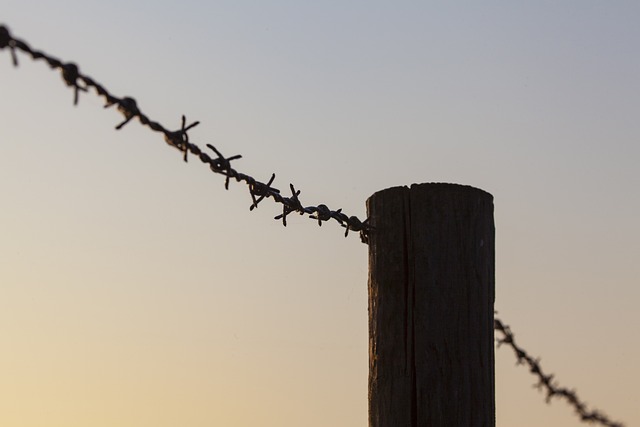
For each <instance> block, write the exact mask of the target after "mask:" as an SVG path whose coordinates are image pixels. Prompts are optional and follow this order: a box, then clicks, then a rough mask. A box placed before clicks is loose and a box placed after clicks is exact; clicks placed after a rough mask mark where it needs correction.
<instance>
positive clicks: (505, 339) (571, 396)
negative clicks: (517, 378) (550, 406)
mask: <svg viewBox="0 0 640 427" xmlns="http://www.w3.org/2000/svg"><path fill="white" fill-rule="evenodd" d="M494 329H495V330H496V331H498V332H499V333H501V334H502V337H501V338H498V339H497V342H498V347H500V346H502V345H503V344H506V345H507V346H509V347H511V349H512V350H513V352H514V354H515V355H516V359H517V363H518V364H519V365H521V364H524V365H527V366H528V367H529V371H530V372H531V373H532V374H533V375H534V376H536V377H538V383H537V384H536V387H537V388H539V389H541V390H544V391H545V392H546V394H547V396H546V401H547V403H549V402H550V401H551V399H553V398H559V399H564V400H565V401H566V402H567V403H568V404H569V405H570V406H572V407H573V409H574V410H575V412H576V415H577V416H578V417H580V420H581V421H583V422H586V423H598V424H601V425H603V426H607V427H624V425H623V424H622V423H619V422H614V421H611V420H610V419H609V418H608V417H607V416H606V415H604V414H603V413H602V412H600V411H598V410H595V409H594V410H589V409H588V408H587V404H586V403H584V401H583V400H581V399H580V398H579V397H578V394H577V393H576V391H575V390H569V389H568V388H566V387H561V386H559V385H557V384H556V383H555V382H554V381H553V378H554V375H553V374H545V373H544V371H543V370H542V367H541V366H540V360H539V359H534V358H533V357H531V356H530V355H529V354H528V353H527V352H526V351H525V350H524V349H523V348H522V347H520V346H518V345H517V344H516V341H515V336H514V334H513V332H511V329H510V328H509V326H507V325H505V324H504V323H502V321H500V319H494Z"/></svg>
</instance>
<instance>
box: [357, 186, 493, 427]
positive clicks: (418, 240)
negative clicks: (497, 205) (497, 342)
mask: <svg viewBox="0 0 640 427" xmlns="http://www.w3.org/2000/svg"><path fill="white" fill-rule="evenodd" d="M367 211H368V216H369V218H370V221H371V225H372V226H373V227H374V231H373V232H372V233H371V234H370V237H369V425H370V426H371V427H404V426H406V427H417V426H443V427H452V426H453V427H455V426H495V390H494V389H495V386H494V354H493V349H494V341H493V340H494V336H493V314H494V312H493V303H494V283H495V275H494V263H495V255H494V252H495V244H494V240H495V239H494V236H495V228H494V222H493V197H492V196H491V195H490V194H488V193H486V192H484V191H482V190H478V189H476V188H473V187H467V186H462V185H454V184H419V185H415V184H414V185H412V186H411V188H407V187H394V188H390V189H387V190H383V191H380V192H378V193H375V194H374V195H373V196H371V197H370V198H369V200H367Z"/></svg>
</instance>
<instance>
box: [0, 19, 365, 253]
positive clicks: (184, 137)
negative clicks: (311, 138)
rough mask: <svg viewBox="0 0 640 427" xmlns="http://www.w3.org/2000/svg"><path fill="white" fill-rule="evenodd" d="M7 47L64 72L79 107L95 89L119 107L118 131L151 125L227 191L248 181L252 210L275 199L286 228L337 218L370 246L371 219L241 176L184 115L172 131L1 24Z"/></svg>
mask: <svg viewBox="0 0 640 427" xmlns="http://www.w3.org/2000/svg"><path fill="white" fill-rule="evenodd" d="M5 48H8V49H9V51H10V52H11V58H12V60H13V65H14V66H16V67H17V66H18V56H17V54H16V51H21V52H23V53H25V54H27V55H29V56H30V57H31V58H32V59H33V60H38V59H42V60H44V61H46V62H47V64H49V66H50V67H51V68H53V69H58V70H60V71H61V73H62V79H63V80H64V82H65V84H66V85H67V86H69V87H71V88H73V91H74V96H73V104H74V105H77V104H78V100H79V96H80V92H89V91H90V89H94V90H95V91H96V93H97V95H98V96H101V97H103V98H104V99H105V108H108V107H111V106H114V105H115V106H117V107H116V108H117V110H118V112H120V113H121V114H122V116H123V117H124V120H123V121H122V122H121V123H119V124H118V125H117V126H116V130H120V129H122V128H123V127H124V126H125V125H126V124H128V123H129V122H130V121H132V120H133V119H135V118H138V120H139V121H140V123H141V124H142V125H143V126H147V127H149V128H150V129H151V130H153V131H155V132H159V133H162V134H163V135H164V140H165V142H166V143H167V144H168V145H170V146H171V147H174V148H177V149H178V150H180V151H181V152H182V153H183V159H184V161H185V162H186V161H187V159H188V155H189V154H192V155H193V156H195V157H196V158H198V159H199V160H200V161H201V162H202V163H205V164H207V165H208V166H209V169H210V170H211V171H212V172H215V173H217V174H220V175H223V176H225V183H224V186H225V189H227V190H228V189H229V181H230V180H231V179H232V178H233V179H235V180H236V181H237V182H244V183H245V184H247V187H248V189H249V194H250V196H251V205H250V206H249V209H250V210H253V209H255V208H257V207H258V204H259V203H260V202H262V201H263V200H264V199H267V198H271V199H273V200H274V201H275V202H276V203H280V204H282V213H281V214H280V215H277V216H276V217H275V218H274V219H276V220H280V219H282V225H284V226H285V227H286V225H287V215H289V214H291V213H294V212H297V213H299V214H300V215H307V216H308V217H309V218H311V219H314V220H317V221H318V225H320V226H321V225H322V223H323V222H326V221H330V220H332V219H333V220H334V221H336V222H338V224H340V225H341V226H342V227H343V228H345V233H344V235H345V237H346V236H347V235H348V234H349V231H355V232H359V233H360V238H361V240H362V242H363V243H367V237H368V233H369V231H370V230H371V226H370V225H369V222H368V219H365V220H364V221H362V220H360V219H359V218H358V217H356V216H349V215H347V214H345V213H343V212H342V209H337V210H332V209H330V208H329V207H328V206H327V205H325V204H319V205H317V206H304V205H303V204H302V203H301V202H300V199H299V198H298V196H299V195H300V190H296V189H295V188H294V186H293V184H289V188H290V190H291V196H290V197H285V196H283V195H282V194H281V193H280V190H278V189H277V188H275V187H272V184H273V181H274V179H275V174H272V175H271V178H270V179H269V181H268V182H267V183H264V182H261V181H258V180H256V179H254V178H253V177H251V176H250V175H247V174H244V173H241V172H239V171H238V170H237V169H235V168H234V167H232V166H231V162H232V161H233V160H237V159H240V158H241V157H242V156H241V155H239V154H238V155H234V156H230V157H225V156H224V155H222V153H221V152H220V151H219V150H218V149H217V148H216V147H214V146H213V145H211V144H206V146H207V148H208V149H210V150H211V151H212V152H213V153H214V154H215V156H213V155H211V154H208V153H207V152H205V151H204V150H203V149H201V148H200V147H199V146H197V145H196V144H194V143H193V142H191V141H189V134H188V131H189V130H191V129H192V128H194V127H196V126H197V125H198V124H199V123H200V122H197V121H196V122H193V123H190V124H189V125H187V119H186V117H185V116H184V115H183V116H182V125H181V127H180V129H178V130H174V131H171V130H169V129H167V128H166V127H165V126H163V125H162V124H160V123H158V122H156V121H153V120H151V119H150V118H149V117H148V116H146V115H145V114H144V113H143V112H142V111H141V110H140V107H139V106H138V104H137V102H136V100H135V99H134V98H132V97H129V96H125V97H122V98H118V97H117V96H115V95H113V94H111V93H110V92H109V91H108V90H107V89H106V88H105V87H104V86H102V85H101V84H99V83H98V82H96V81H95V80H93V79H92V78H91V77H89V76H86V75H84V74H82V73H80V69H79V68H78V66H77V65H76V64H74V63H72V62H67V63H65V62H63V61H61V60H59V59H56V58H54V57H52V56H50V55H48V54H46V53H44V52H41V51H38V50H35V49H32V48H31V47H30V46H29V45H28V44H27V43H26V42H24V41H22V40H19V39H16V38H15V37H13V36H12V35H11V33H10V32H9V29H8V28H7V27H6V26H4V25H0V49H5Z"/></svg>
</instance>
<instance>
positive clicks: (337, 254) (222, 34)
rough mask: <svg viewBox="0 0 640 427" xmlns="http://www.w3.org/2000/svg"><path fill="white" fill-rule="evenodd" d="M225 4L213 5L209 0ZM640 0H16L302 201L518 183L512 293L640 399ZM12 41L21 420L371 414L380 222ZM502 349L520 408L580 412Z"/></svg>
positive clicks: (2, 388) (1, 388)
mask: <svg viewBox="0 0 640 427" xmlns="http://www.w3.org/2000/svg"><path fill="white" fill-rule="evenodd" d="M205 3H207V4H205ZM639 20H640V3H638V2H635V1H610V2H605V1H588V0H580V1H561V2H558V1H536V2H507V1H484V2H455V3H454V2H446V3H445V2H418V1H405V2H393V3H391V2H378V1H371V0H369V1H366V2H364V1H349V2H344V1H323V2H294V1H233V2H232V1H216V2H192V1H182V2H167V1H153V2H151V1H149V2H143V1H132V0H127V1H122V0H114V1H109V2H106V1H101V2H95V1H60V2H56V3H55V5H54V3H52V2H45V1H31V2H30V1H24V0H4V1H3V7H2V15H1V16H0V23H4V24H6V25H8V26H9V28H10V30H11V31H12V33H13V34H14V35H15V36H16V37H18V38H22V39H24V40H26V41H27V42H29V43H30V44H31V45H32V46H33V47H36V48H39V49H42V50H44V51H46V52H48V53H50V54H52V55H54V56H57V57H59V58H62V59H64V60H67V61H75V62H77V63H78V64H79V65H80V69H81V70H82V71H83V72H85V73H87V74H88V75H90V76H92V77H93V78H95V79H96V80H97V81H98V82H100V83H102V84H104V85H105V86H106V87H107V88H108V89H109V90H111V91H112V92H113V93H115V94H116V95H118V96H125V95H130V96H133V97H135V98H136V99H137V100H138V103H139V105H140V107H141V109H142V110H143V111H144V112H146V113H147V114H148V115H149V116H150V117H152V118H153V119H155V120H158V121H160V122H161V123H163V124H165V125H166V126H168V127H175V128H178V127H179V124H180V116H181V114H186V115H187V118H188V119H190V120H200V121H201V122H202V123H201V125H200V126H198V127H197V128H195V129H194V130H193V131H192V132H191V134H190V136H191V139H192V141H193V142H196V143H198V144H199V145H200V146H204V144H206V143H211V144H214V145H216V146H217V147H218V148H219V149H220V150H221V151H222V152H223V153H225V154H227V155H233V154H237V153H240V154H243V156H244V157H243V159H241V160H240V161H238V162H237V164H236V165H237V167H238V168H239V169H240V170H241V171H243V172H245V173H249V174H251V175H253V176H255V177H256V178H259V179H263V180H267V179H268V177H269V176H270V174H271V173H272V172H275V173H276V175H277V177H276V181H275V185H276V187H278V188H280V189H281V190H283V191H284V190H286V189H287V188H288V185H289V183H290V182H292V183H294V184H295V185H296V188H299V189H301V190H302V194H301V196H300V197H301V200H302V201H303V203H306V204H311V205H317V204H319V203H326V204H328V205H329V206H331V207H332V208H334V209H336V208H339V207H341V208H343V209H344V210H345V211H346V212H348V213H349V214H350V215H351V214H355V215H358V216H360V217H364V216H365V207H364V206H365V200H366V199H367V198H368V197H369V196H370V195H371V194H373V193H374V192H376V191H378V190H381V189H384V188H387V187H391V186H396V185H409V184H412V183H415V182H455V183H461V184H467V185H473V186H475V187H479V188H482V189H484V190H486V191H488V192H490V193H492V194H493V195H494V197H495V220H496V245H497V252H496V276H497V283H496V309H497V310H498V312H499V316H500V317H501V318H502V319H503V320H504V321H505V322H506V323H508V324H510V325H511V326H512V328H513V330H514V332H515V333H516V337H517V339H518V341H519V343H520V344H521V345H522V346H523V347H525V348H526V349H527V350H529V351H530V352H531V353H532V354H533V355H535V356H540V357H541V358H542V365H543V367H544V368H545V369H546V370H547V371H548V372H552V373H555V374H556V378H557V380H558V381H559V382H560V384H562V385H565V386H568V387H570V388H575V389H576V390H577V391H578V394H579V395H580V396H581V397H582V398H583V399H584V400H585V401H587V402H588V403H589V404H590V405H593V406H594V407H596V408H599V409H601V410H603V411H605V412H606V413H607V414H608V415H610V416H611V418H613V419H614V420H620V421H624V422H626V424H627V425H628V426H633V425H640V412H639V411H638V405H637V401H638V393H637V389H638V384H640V367H639V365H638V360H640V339H639V338H638V336H639V334H638V329H639V326H640V314H639V313H638V302H639V301H640V287H639V286H638V285H639V284H640V263H638V257H639V255H640V243H639V242H640V226H639V225H638V218H639V217H640V191H639V190H638V185H639V184H640V168H639V167H638V166H637V164H638V161H639V160H640V146H639V144H638V141H639V140H640V119H639V117H638V115H639V112H640V80H639V77H638V76H640V55H638V53H639V52H640V26H638V22H639ZM72 100H73V93H72V91H71V90H69V89H68V88H67V87H65V86H64V83H63V82H62V81H61V79H60V77H59V75H58V73H54V72H52V71H50V70H49V69H48V67H47V66H46V65H45V64H43V63H33V62H32V61H31V60H28V59H27V58H26V57H24V56H21V57H20V67H19V68H17V69H15V68H13V67H12V65H11V58H10V55H9V54H8V52H6V51H3V52H0V195H1V196H2V204H1V206H2V209H1V210H0V340H1V343H2V344H1V351H0V377H1V378H2V381H0V425H2V426H11V427H42V426H47V427H57V426H60V427H62V426H64V427H80V426H82V427H84V426H87V425H90V426H93V427H113V426H118V427H145V426H149V427H151V426H153V427H174V426H179V425H182V426H190V427H204V426H231V427H245V426H247V427H248V426H252V427H253V426H265V427H276V426H277V427H289V426H291V427H294V426H295V427H298V426H308V427H326V426H349V427H351V426H365V425H366V424H367V375H368V347H367V346H368V338H367V248H366V246H365V245H363V244H362V243H360V241H359V239H358V238H357V237H355V236H353V237H349V238H348V239H344V238H343V237H342V234H343V232H342V230H341V229H340V228H339V227H338V226H337V225H335V224H333V223H330V224H325V225H324V226H323V227H322V228H319V227H317V225H315V226H314V223H313V221H311V220H309V219H307V218H303V217H295V218H294V217H290V221H289V226H288V227H287V228H283V227H282V225H281V224H279V223H278V222H276V221H274V220H273V219H272V218H273V216H275V215H277V214H278V213H279V208H278V207H277V206H276V205H274V204H273V203H271V202H270V201H269V202H265V203H263V204H261V206H260V208H259V209H258V210H257V211H254V212H249V205H250V203H251V200H250V197H249V195H248V193H247V191H246V189H245V188H244V186H242V185H240V184H234V183H232V185H231V189H230V191H228V192H227V191H225V190H224V180H223V179H222V178H221V177H220V176H216V175H213V174H211V173H210V172H209V171H208V170H207V169H206V168H204V167H203V166H202V165H201V164H200V163H199V162H190V163H188V164H184V163H183V162H182V160H181V158H180V153H178V152H177V151H176V150H173V149H170V148H168V147H167V146H166V144H165V143H164V142H163V141H162V138H161V137H159V136H158V135H156V134H154V133H152V132H150V131H148V129H146V128H142V127H141V126H140V125H139V124H138V123H137V122H134V123H131V124H129V125H127V126H126V127H125V128H124V129H123V130H122V131H120V132H116V131H114V129H113V127H114V126H115V125H116V124H118V123H119V122H120V121H121V116H120V115H119V114H117V112H116V111H115V110H114V109H111V110H103V109H102V102H101V100H99V99H97V98H96V97H95V96H93V95H89V96H81V99H80V104H79V106H78V107H76V108H74V107H73V106H72ZM534 383H535V380H534V378H533V377H531V376H530V374H528V372H527V370H526V369H525V368H524V367H516V366H515V360H514V357H513V355H512V354H511V353H510V352H509V351H507V350H506V349H499V350H497V351H496V387H497V394H496V403H497V414H496V416H497V425H498V426H505V427H506V426H522V427H530V426H531V427H532V426H542V425H544V426H579V425H583V424H581V423H580V422H579V420H578V419H577V418H576V417H575V416H574V414H573V413H572V410H571V409H570V408H569V407H568V406H566V405H565V404H564V403H563V402H560V401H553V403H552V404H551V405H546V404H545V403H544V395H543V394H542V393H541V392H539V391H538V390H536V389H535V388H534V387H532V385H533V384H534Z"/></svg>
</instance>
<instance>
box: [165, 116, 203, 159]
mask: <svg viewBox="0 0 640 427" xmlns="http://www.w3.org/2000/svg"><path fill="white" fill-rule="evenodd" d="M186 124H187V118H186V117H185V115H184V114H183V115H182V125H181V126H180V130H176V131H173V132H166V133H165V134H164V140H165V142H166V143H167V144H169V145H171V146H173V147H176V148H177V149H178V150H180V151H183V152H184V157H183V159H184V161H185V162H186V161H187V154H188V153H189V149H190V148H191V144H189V134H187V131H188V130H189V129H191V128H194V127H196V126H198V125H199V124H200V122H193V123H191V124H190V125H189V126H186ZM197 151H198V154H200V153H199V150H197Z"/></svg>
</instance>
